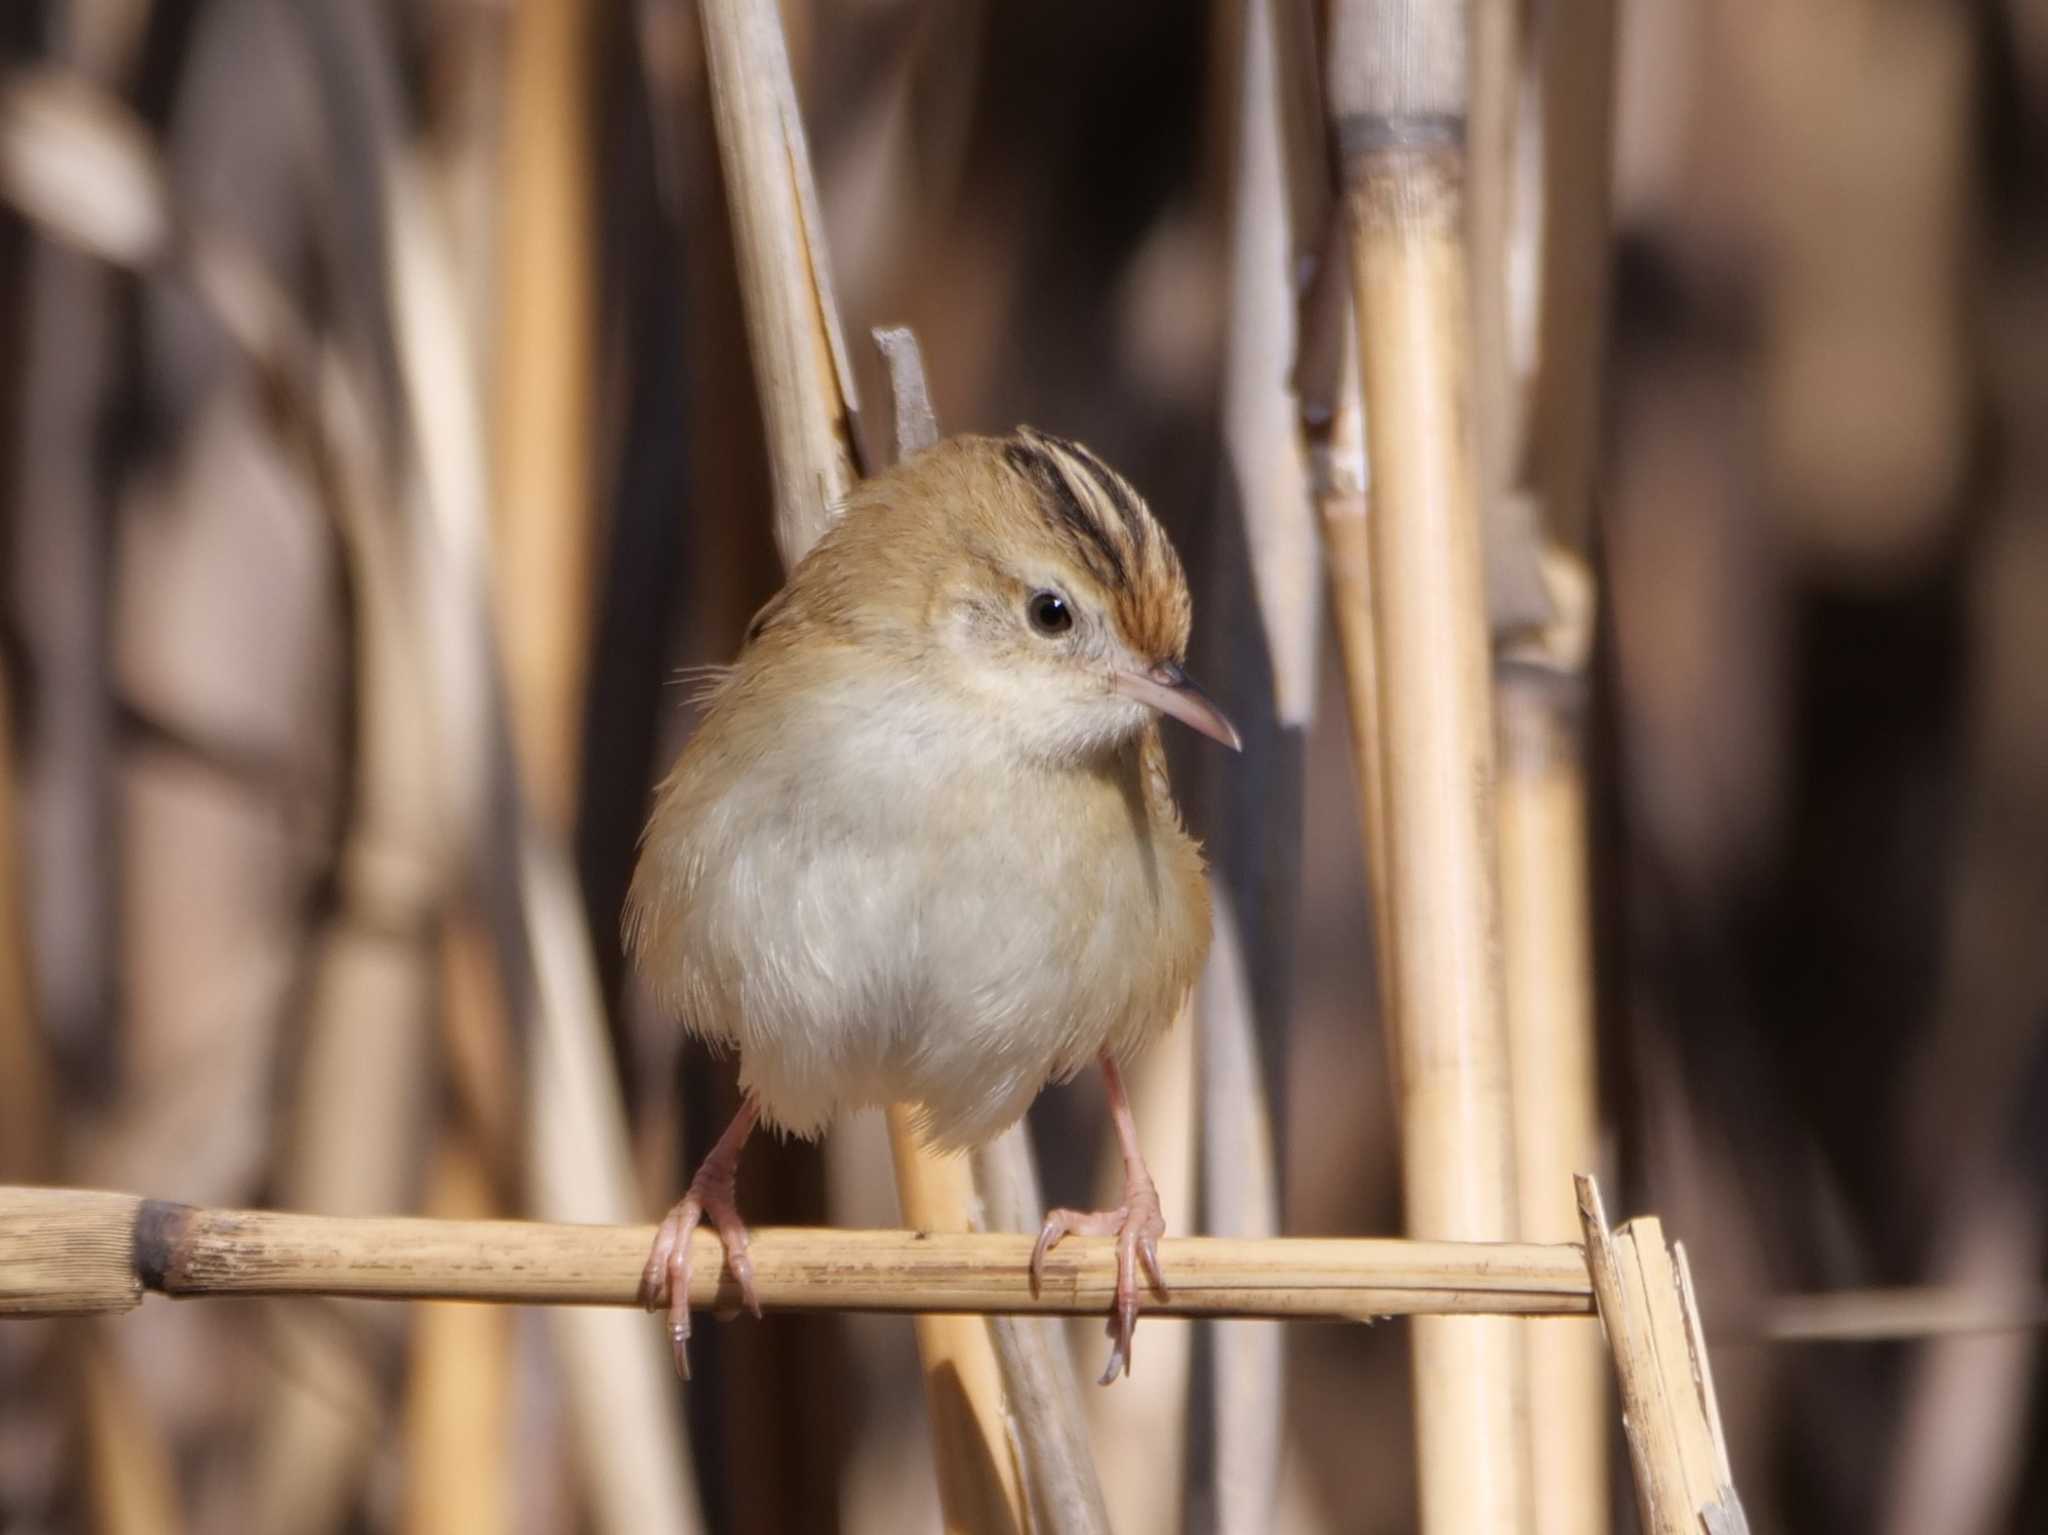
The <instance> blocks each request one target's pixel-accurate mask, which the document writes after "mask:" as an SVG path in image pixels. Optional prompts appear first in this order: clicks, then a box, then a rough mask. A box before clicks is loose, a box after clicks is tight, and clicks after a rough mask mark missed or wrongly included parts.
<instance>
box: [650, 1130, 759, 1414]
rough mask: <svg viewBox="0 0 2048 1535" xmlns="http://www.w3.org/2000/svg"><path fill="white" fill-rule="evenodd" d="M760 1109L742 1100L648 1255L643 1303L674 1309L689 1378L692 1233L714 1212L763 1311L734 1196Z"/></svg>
mask: <svg viewBox="0 0 2048 1535" xmlns="http://www.w3.org/2000/svg"><path fill="white" fill-rule="evenodd" d="M760 1113H761V1111H760V1109H759V1107H758V1106H756V1104H755V1103H754V1100H753V1099H751V1098H749V1099H747V1100H746V1102H744V1103H742V1104H741V1105H740V1111H739V1113H737V1114H735V1115H733V1119H732V1123H731V1124H729V1125H727V1126H726V1128H725V1134H723V1135H721V1136H720V1137H719V1138H718V1144H717V1145H716V1146H713V1147H712V1148H711V1155H709V1156H708V1157H706V1158H705V1159H704V1161H703V1163H702V1165H701V1166H699V1167H698V1169H697V1176H696V1177H694V1178H692V1179H691V1180H690V1191H689V1193H687V1194H685V1195H684V1196H683V1197H682V1199H681V1200H680V1201H679V1202H678V1203H677V1204H676V1207H675V1208H674V1209H673V1210H671V1211H669V1212H668V1218H667V1219H666V1220H664V1221H663V1222H662V1223H661V1229H660V1230H659V1231H657V1232H656V1233H655V1234H654V1251H653V1252H651V1253H649V1254H648V1255H647V1268H646V1270H645V1271H644V1272H643V1273H642V1274H641V1276H640V1304H641V1305H643V1306H645V1307H646V1308H647V1309H648V1310H649V1311H659V1310H660V1309H661V1308H662V1307H663V1306H666V1307H667V1308H668V1335H669V1341H670V1342H671V1343H673V1344H674V1345H675V1350H676V1370H677V1373H679V1374H680V1375H681V1376H682V1377H683V1379H684V1380H688V1379H689V1378H690V1236H691V1234H692V1233H693V1232H695V1231H696V1229H697V1227H698V1226H699V1225H700V1224H701V1223H702V1222H703V1220H704V1217H705V1216H707V1215H708V1216H710V1217H711V1223H712V1225H714V1226H715V1227H717V1228H718V1239H719V1240H720V1241H721V1242H723V1243H724V1244H725V1263H726V1267H727V1268H729V1269H731V1270H732V1277H733V1278H734V1280H735V1281H737V1282H738V1284H739V1287H740V1299H741V1300H742V1302H744V1303H745V1305H746V1308H747V1309H748V1310H749V1311H751V1312H753V1313H754V1315H755V1316H757V1317H758V1316H759V1315H760V1314H761V1302H760V1300H759V1299H758V1298H757V1297H756V1296H755V1294H754V1261H753V1259H751V1258H749V1257H748V1256H747V1227H746V1223H745V1222H744V1221H742V1220H741V1219H740V1212H739V1206H738V1205H737V1204H736V1203H734V1199H733V1181H734V1179H735V1178H736V1177H737V1176H738V1174H739V1167H740V1148H741V1147H742V1146H744V1145H746V1143H747V1137H748V1136H749V1135H750V1134H752V1133H753V1129H754V1122H755V1121H756V1120H757V1119H759V1118H760Z"/></svg>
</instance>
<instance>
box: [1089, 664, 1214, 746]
mask: <svg viewBox="0 0 2048 1535" xmlns="http://www.w3.org/2000/svg"><path fill="white" fill-rule="evenodd" d="M1112 685H1113V686H1114V687H1115V689H1116V691H1117V692H1119V693H1121V694H1123V695H1124V697H1126V698H1134V699H1136V700H1137V701H1138V702H1139V703H1141V704H1145V705H1148V706H1149V707H1151V708H1154V709H1157V710H1158V711H1159V712H1160V713H1161V714H1170V715H1172V716H1173V717H1174V718H1175V719H1177V720H1179V721H1180V722H1181V723H1182V724H1183V725H1186V726H1188V727H1189V728H1190V729H1193V730H1199V731H1201V732H1202V734H1203V735H1205V736H1207V737H1208V738H1209V739H1210V740H1212V741H1221V742H1222V743H1223V744H1224V745H1225V746H1227V747H1229V748H1230V749H1231V750H1232V751H1234V752H1241V751H1243V750H1244V737H1243V736H1241V735H1239V734H1238V733H1237V727H1236V726H1235V725H1233V724H1231V723H1230V720H1229V719H1228V718H1227V717H1226V716H1225V715H1224V713H1223V711H1222V710H1221V709H1219V708H1217V707H1216V704H1215V702H1214V701H1213V700H1212V699H1211V698H1210V697H1209V695H1208V694H1207V693H1204V692H1203V691H1202V690H1201V689H1200V688H1198V687H1196V686H1195V684H1194V683H1193V682H1191V681H1190V680H1189V679H1188V674H1187V673H1186V672H1184V671H1182V670H1181V669H1180V663H1179V662H1177V661H1162V662H1161V663H1160V664H1159V665H1157V666H1155V667H1153V668H1152V670H1151V671H1150V672H1146V673H1138V672H1117V673H1115V674H1114V681H1113V683H1112Z"/></svg>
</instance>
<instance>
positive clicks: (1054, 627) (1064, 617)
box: [1024, 592, 1074, 634]
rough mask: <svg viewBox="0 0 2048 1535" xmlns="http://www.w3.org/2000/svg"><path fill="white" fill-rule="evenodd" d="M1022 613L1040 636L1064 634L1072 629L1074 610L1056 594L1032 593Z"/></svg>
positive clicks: (1064, 599) (1065, 600)
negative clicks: (1028, 616) (1025, 614)
mask: <svg viewBox="0 0 2048 1535" xmlns="http://www.w3.org/2000/svg"><path fill="white" fill-rule="evenodd" d="M1024 611H1025V612H1026V613H1027V614H1029V615H1030V618H1031V627H1032V628H1034V629H1036V630H1037V631H1038V632H1039V633H1040V634H1065V633H1066V632H1067V631H1068V630H1069V629H1071V628H1073V627H1074V610H1073V609H1072V608H1070V607H1068V606H1067V599H1066V598H1064V597H1062V596H1061V595H1060V594H1059V593H1058V592H1033V593H1032V594H1031V600H1030V601H1029V602H1027V603H1025V604H1024Z"/></svg>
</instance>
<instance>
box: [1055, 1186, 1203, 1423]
mask: <svg viewBox="0 0 2048 1535" xmlns="http://www.w3.org/2000/svg"><path fill="white" fill-rule="evenodd" d="M1125 1194H1126V1197H1125V1200H1124V1202H1123V1204H1121V1205H1119V1206H1118V1207H1117V1208H1116V1209H1114V1210H1092V1211H1083V1210H1052V1211H1049V1212H1047V1214H1046V1217H1045V1224H1044V1225H1043V1226H1041V1227H1040V1228H1039V1231H1038V1245H1037V1246H1035V1247H1034V1248H1032V1250H1031V1292H1032V1294H1034V1295H1035V1294H1037V1293H1038V1289H1039V1285H1040V1283H1041V1280H1042V1277H1043V1276H1042V1273H1041V1269H1042V1267H1043V1265H1044V1262H1045V1255H1046V1254H1047V1253H1049V1252H1051V1251H1052V1250H1053V1249H1054V1248H1055V1247H1057V1246H1059V1244H1060V1242H1061V1241H1062V1239H1064V1238H1065V1237H1067V1236H1068V1235H1069V1234H1071V1233H1076V1232H1078V1233H1080V1234H1081V1235H1083V1236H1113V1237H1115V1238H1116V1239H1117V1240H1116V1300H1115V1302H1114V1303H1113V1306H1112V1309H1111V1312H1110V1318H1109V1325H1108V1328H1107V1331H1108V1333H1109V1340H1110V1353H1109V1367H1108V1368H1107V1369H1106V1370H1104V1371H1103V1372H1102V1379H1101V1382H1100V1384H1102V1385H1105V1386H1107V1385H1109V1384H1110V1383H1111V1382H1113V1381H1114V1380H1115V1379H1116V1378H1117V1376H1119V1375H1128V1374H1130V1373H1131V1355H1132V1338H1133V1336H1134V1335H1135V1333H1136V1331H1137V1327H1138V1306H1139V1297H1138V1271H1139V1269H1140V1268H1141V1267H1142V1268H1143V1270H1144V1272H1145V1276H1146V1278H1147V1279H1149V1280H1150V1281H1151V1283H1152V1288H1153V1289H1154V1290H1155V1291H1156V1292H1157V1293H1158V1295H1159V1298H1160V1299H1161V1300H1166V1299H1169V1298H1171V1292H1170V1291H1169V1290H1168V1289H1167V1287H1166V1277H1165V1275H1164V1274H1163V1273H1162V1272H1161V1271H1160V1267H1159V1239H1160V1237H1162V1236H1164V1235H1165V1233H1166V1219H1165V1216H1164V1215H1163V1214H1162V1213H1161V1211H1160V1208H1159V1193H1158V1191H1157V1190H1156V1189H1155V1188H1153V1187H1152V1184H1151V1180H1149V1179H1146V1180H1145V1181H1144V1182H1142V1183H1140V1182H1135V1181H1134V1182H1132V1183H1131V1184H1130V1185H1129V1186H1128V1187H1127V1189H1126V1190H1125Z"/></svg>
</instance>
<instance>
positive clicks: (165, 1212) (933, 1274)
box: [0, 1188, 1593, 1321]
mask: <svg viewBox="0 0 2048 1535" xmlns="http://www.w3.org/2000/svg"><path fill="white" fill-rule="evenodd" d="M653 1240H654V1228H653V1227H652V1226H567V1225H550V1224H545V1223H541V1222H536V1221H439V1220H426V1219H421V1218H416V1217H408V1216H393V1217H368V1216H339V1215H299V1214H288V1213H283V1212H278V1211H265V1210H213V1209H201V1208H197V1207H194V1206H191V1205H179V1204H172V1203H170V1202H168V1201H165V1200H155V1199H143V1198H140V1197H138V1196H136V1195H133V1194H116V1193H105V1192H101V1191H98V1190H90V1189H42V1188H0V1316H60V1315H77V1314H87V1313H93V1312H120V1311H128V1310H132V1309H133V1308H134V1307H136V1306H137V1305H140V1304H141V1302H142V1298H143V1295H144V1293H145V1292H147V1291H156V1292H158V1293H161V1294H165V1295H173V1296H181V1297H188V1296H201V1295H337V1296H353V1297H361V1298H369V1299H384V1300H471V1301H498V1302H503V1303H507V1304H521V1305H564V1306H637V1305H638V1303H639V1301H638V1297H639V1284H640V1271H641V1268H642V1266H643V1265H644V1264H645V1263H646V1261H647V1250H648V1248H649V1246H650V1245H651V1244H652V1243H653ZM697 1241H698V1242H699V1244H700V1249H701V1250H700V1251H699V1254H698V1258H699V1261H698V1263H697V1265H696V1272H695V1274H694V1275H693V1277H692V1281H691V1291H690V1298H691V1302H692V1304H693V1305H696V1306H699V1307H703V1308H713V1307H717V1308H730V1307H733V1306H735V1305H737V1303H738V1299H739V1295H738V1291H737V1289H736V1288H735V1287H734V1286H733V1283H732V1280H731V1277H730V1275H729V1274H728V1273H727V1272H726V1269H725V1265H724V1264H723V1263H722V1262H721V1261H720V1259H719V1256H718V1254H719V1246H718V1239H717V1238H716V1236H715V1235H712V1234H711V1233H708V1232H700V1233H699V1234H698V1236H697ZM1033 1242H1034V1238H1033V1237H1032V1236H1031V1235H1030V1234H1028V1233H993V1232H991V1233H964V1232H963V1233H942V1232H931V1231H842V1230H837V1229H810V1228H802V1227H777V1226H767V1227H761V1228H758V1229H756V1230H755V1232H754V1233H753V1245H752V1246H751V1248H750V1249H749V1251H750V1252H751V1254H752V1256H753V1259H754V1282H755V1286H756V1288H757V1289H758V1291H759V1292H760V1296H761V1303H762V1305H763V1306H764V1307H765V1308H766V1309H769V1310H778V1311H887V1312H914V1311H933V1312H941V1313H950V1314H958V1315H998V1314H1000V1315H1014V1316H1092V1317H1098V1318H1099V1317H1102V1316H1106V1315H1107V1314H1108V1312H1109V1307H1110V1302H1111V1299H1112V1297H1113V1296H1114V1294H1115V1288H1116V1244H1115V1241H1114V1239H1113V1238H1109V1237H1070V1238H1068V1239H1067V1240H1066V1241H1065V1242H1062V1243H1061V1244H1060V1245H1059V1247H1057V1248H1056V1249H1054V1251H1053V1252H1052V1253H1050V1254H1049V1255H1048V1256H1047V1257H1046V1260H1045V1274H1044V1283H1043V1284H1042V1285H1041V1286H1040V1287H1039V1289H1038V1291H1037V1292H1036V1293H1034V1291H1033V1289H1032V1286H1031V1283H1030V1275H1029V1267H1030V1259H1031V1249H1032V1245H1033ZM1160 1260H1161V1263H1162V1265H1164V1264H1165V1263H1166V1262H1167V1261H1168V1260H1171V1262H1172V1265H1173V1266H1172V1268H1171V1269H1170V1270H1169V1272H1170V1273H1172V1274H1173V1275H1174V1276H1175V1279H1174V1286H1173V1294H1172V1296H1171V1298H1170V1299H1166V1300H1161V1299H1159V1298H1158V1297H1156V1296H1155V1297H1151V1298H1150V1299H1149V1300H1148V1304H1147V1313H1146V1314H1147V1315H1148V1316H1150V1315H1156V1316H1179V1317H1197V1316H1208V1317H1216V1316H1235V1317H1262V1318H1273V1319H1309V1318H1321V1319H1325V1320H1331V1321H1365V1320H1370V1319H1372V1318H1375V1317H1382V1316H1450V1315H1486V1316H1585V1315H1589V1314H1590V1313H1591V1311H1592V1309H1593V1303H1592V1293H1591V1290H1590V1288H1589V1286H1588V1284H1587V1279H1586V1265H1585V1260H1584V1258H1583V1256H1582V1254H1581V1251H1580V1249H1579V1248H1577V1247H1571V1246H1565V1245H1554V1246H1537V1245H1532V1244H1528V1243H1515V1242H1502V1243H1486V1242H1412V1241H1406V1240H1399V1239H1394V1238H1385V1237H1271V1238H1267V1239H1266V1240H1263V1241H1238V1240H1234V1239H1230V1238H1224V1237H1168V1238H1166V1239H1165V1240H1164V1241H1163V1242H1162V1243H1161V1244H1160Z"/></svg>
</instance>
